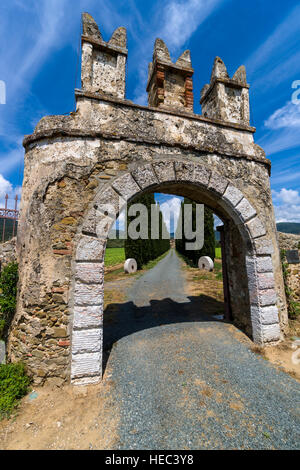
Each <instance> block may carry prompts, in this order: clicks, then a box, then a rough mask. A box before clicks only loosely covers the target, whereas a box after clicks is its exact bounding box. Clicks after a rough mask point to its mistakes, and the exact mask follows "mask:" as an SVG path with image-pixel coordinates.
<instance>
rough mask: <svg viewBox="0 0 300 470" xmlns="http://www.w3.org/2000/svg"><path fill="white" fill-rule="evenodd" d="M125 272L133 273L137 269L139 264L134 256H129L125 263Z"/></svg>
mask: <svg viewBox="0 0 300 470" xmlns="http://www.w3.org/2000/svg"><path fill="white" fill-rule="evenodd" d="M124 271H125V273H128V274H132V273H135V272H136V271H137V264H136V261H135V259H134V258H128V259H127V260H126V261H125V263H124Z"/></svg>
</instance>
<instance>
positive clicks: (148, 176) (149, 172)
mask: <svg viewBox="0 0 300 470" xmlns="http://www.w3.org/2000/svg"><path fill="white" fill-rule="evenodd" d="M132 175H133V177H134V179H135V180H136V182H137V183H138V185H139V186H140V187H141V188H143V189H144V188H148V187H149V186H152V185H154V184H158V179H157V177H156V174H155V173H154V171H153V168H152V165H151V164H149V165H145V166H143V167H140V168H137V169H136V170H134V171H133V172H132Z"/></svg>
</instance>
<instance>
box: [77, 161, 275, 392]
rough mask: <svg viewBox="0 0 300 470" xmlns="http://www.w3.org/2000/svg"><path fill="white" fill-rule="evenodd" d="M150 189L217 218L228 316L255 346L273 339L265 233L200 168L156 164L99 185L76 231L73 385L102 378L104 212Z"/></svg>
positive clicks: (242, 204)
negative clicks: (183, 200) (204, 209)
mask: <svg viewBox="0 0 300 470" xmlns="http://www.w3.org/2000/svg"><path fill="white" fill-rule="evenodd" d="M149 191H155V192H160V193H166V194H176V195H178V196H184V197H187V198H189V199H191V200H194V201H195V202H197V203H200V204H205V205H207V206H208V207H210V208H211V209H212V210H213V212H214V213H215V214H216V215H217V216H218V217H219V218H220V219H222V220H223V222H224V233H223V235H222V236H223V251H224V253H223V256H224V260H225V262H226V271H227V278H228V286H227V299H226V302H227V306H228V312H227V314H228V315H229V314H230V315H232V317H233V320H234V322H235V324H236V325H237V326H238V327H240V328H241V329H243V330H244V331H245V332H246V333H247V334H248V335H249V336H251V337H252V338H253V340H254V341H255V342H257V343H260V344H263V343H264V342H265V341H272V340H274V341H275V340H278V339H279V336H280V328H279V322H278V310H277V307H276V294H275V291H274V275H273V265H272V258H271V252H272V251H271V243H270V242H269V241H268V240H266V239H265V234H266V231H265V229H264V226H263V224H262V222H261V221H260V220H259V218H258V216H257V212H256V210H255V209H254V208H253V206H252V205H251V204H250V203H249V201H248V200H247V199H246V198H245V197H244V195H243V193H242V192H241V191H240V190H239V189H238V188H236V187H234V186H233V185H232V184H231V183H230V182H229V181H228V180H227V179H225V178H224V177H222V176H221V175H219V174H217V173H211V171H210V170H209V169H208V168H206V167H204V166H202V165H199V164H197V163H196V164H195V163H194V162H191V161H187V162H182V161H176V160H164V161H157V162H154V163H153V164H146V165H143V166H141V167H138V168H137V169H136V170H134V171H133V172H132V173H125V174H123V175H122V176H120V177H119V178H116V179H115V180H114V181H113V182H112V184H111V185H106V186H105V187H103V188H102V189H101V191H99V193H98V195H97V196H96V198H95V199H94V201H93V204H92V205H91V208H90V211H89V213H88V214H87V216H86V218H85V221H84V224H83V226H82V227H81V233H80V234H79V236H78V238H79V240H78V247H77V254H76V268H75V273H76V274H75V280H74V281H75V286H74V320H73V338H72V380H73V382H75V383H91V382H95V381H98V380H99V379H100V377H101V374H102V341H103V334H102V332H103V292H104V279H103V268H104V266H103V257H104V254H105V247H106V240H107V236H108V233H109V230H110V228H111V225H112V223H113V218H112V217H111V214H110V211H112V210H114V212H115V214H117V215H118V214H119V213H120V211H121V210H122V208H123V207H124V205H125V203H126V201H130V200H132V199H133V198H135V197H136V196H137V195H140V194H142V193H145V192H149ZM120 201H121V202H120ZM99 235H100V237H99ZM225 290H226V289H225ZM225 296H226V294H225Z"/></svg>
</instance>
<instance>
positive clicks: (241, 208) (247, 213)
mask: <svg viewBox="0 0 300 470" xmlns="http://www.w3.org/2000/svg"><path fill="white" fill-rule="evenodd" d="M235 211H236V212H237V213H238V215H239V217H240V218H241V219H242V220H243V222H246V221H247V220H249V219H251V217H254V216H255V214H256V210H255V209H254V207H252V206H251V204H250V202H249V201H248V200H247V199H245V198H243V199H242V200H241V201H240V202H239V203H238V205H237V206H236V207H235Z"/></svg>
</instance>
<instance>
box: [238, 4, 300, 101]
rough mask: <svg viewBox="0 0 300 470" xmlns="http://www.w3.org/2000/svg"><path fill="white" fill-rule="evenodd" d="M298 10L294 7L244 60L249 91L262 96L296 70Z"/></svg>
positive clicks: (299, 61) (299, 41)
mask: <svg viewBox="0 0 300 470" xmlns="http://www.w3.org/2000/svg"><path fill="white" fill-rule="evenodd" d="M299 22H300V7H299V6H297V7H296V8H294V9H293V10H291V11H290V13H289V14H288V15H287V16H286V18H285V19H284V20H283V21H282V22H281V23H280V24H279V25H278V26H277V27H276V28H275V30H274V31H273V32H272V33H271V34H270V36H269V37H268V38H267V39H266V40H265V41H264V42H263V44H261V46H260V47H259V48H258V49H257V50H256V51H254V53H253V54H252V55H251V56H250V57H249V58H248V59H247V60H246V66H247V70H248V73H249V75H250V76H251V77H252V80H251V82H252V85H251V87H252V89H253V88H254V87H255V88H256V90H257V91H261V92H265V90H266V88H269V87H272V88H274V87H275V86H277V85H279V84H280V83H282V82H283V81H284V80H287V79H289V78H290V77H291V76H293V75H294V74H295V72H296V71H297V69H298V70H299V69H300V66H299V64H300V52H299V46H300V36H299Z"/></svg>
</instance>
